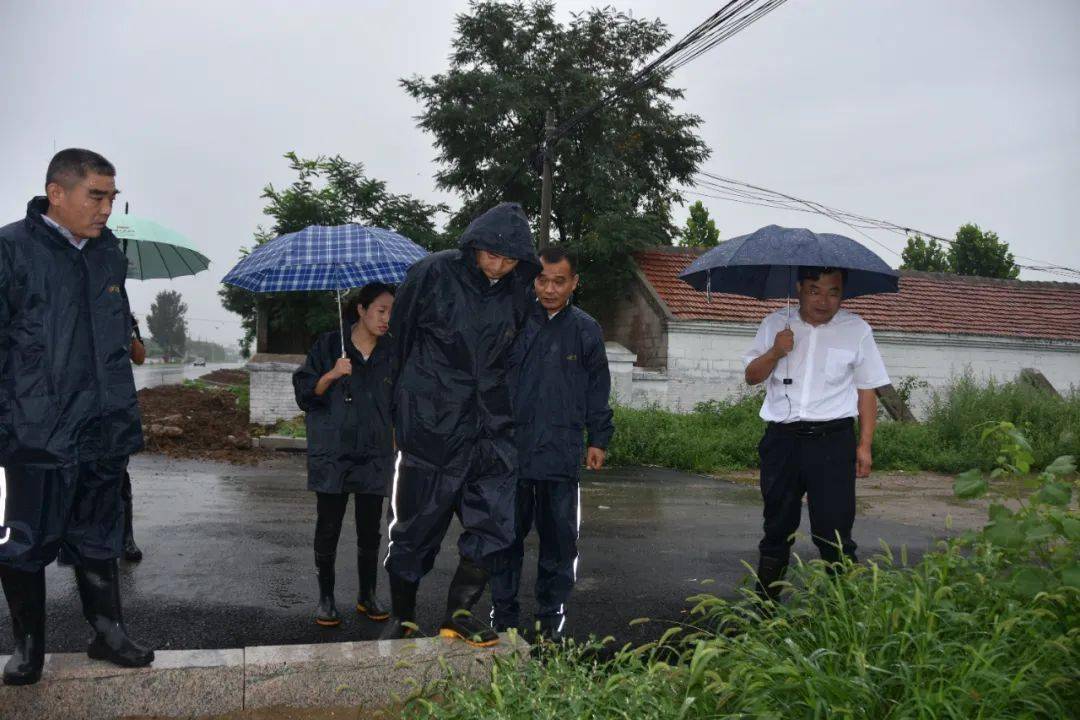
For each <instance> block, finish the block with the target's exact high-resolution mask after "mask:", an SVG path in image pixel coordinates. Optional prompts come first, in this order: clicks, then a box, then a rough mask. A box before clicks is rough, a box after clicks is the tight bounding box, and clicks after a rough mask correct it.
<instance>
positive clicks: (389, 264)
mask: <svg viewBox="0 0 1080 720" xmlns="http://www.w3.org/2000/svg"><path fill="white" fill-rule="evenodd" d="M425 255H427V251H426V250H424V248H422V247H420V246H419V245H417V244H416V243H414V242H413V241H412V240H409V239H408V238H407V237H405V236H403V235H398V234H397V233H396V232H393V231H392V230H386V229H385V228H379V227H365V226H363V225H355V224H349V225H332V226H327V225H311V226H309V227H306V228H304V229H303V230H301V231H300V232H294V233H289V234H287V235H281V236H280V237H277V238H274V239H273V240H271V241H270V242H267V243H264V244H262V245H260V246H259V247H257V248H255V250H254V251H253V252H252V253H251V254H250V255H248V256H247V257H246V258H244V259H243V260H241V261H240V262H238V263H237V264H236V267H234V268H233V269H232V270H230V271H229V273H228V274H227V275H226V276H225V278H224V279H223V280H222V282H225V283H228V284H229V285H235V286H236V287H241V288H244V289H245V290H250V291H252V292H257V293H268V292H295V291H304V290H347V289H349V288H357V287H363V286H364V285H367V284H368V283H372V282H384V283H399V282H401V281H402V280H403V279H404V278H405V273H406V271H407V270H408V269H409V268H410V267H411V266H412V264H413V263H415V262H416V261H417V260H419V259H420V258H422V257H424V256H425Z"/></svg>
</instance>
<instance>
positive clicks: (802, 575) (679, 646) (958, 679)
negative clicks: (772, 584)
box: [404, 545, 1080, 720]
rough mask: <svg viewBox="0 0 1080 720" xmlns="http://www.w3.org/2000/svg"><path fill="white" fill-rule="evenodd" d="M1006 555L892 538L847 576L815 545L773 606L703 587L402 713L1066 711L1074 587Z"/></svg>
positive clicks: (1074, 655) (468, 717)
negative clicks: (625, 630)
mask: <svg viewBox="0 0 1080 720" xmlns="http://www.w3.org/2000/svg"><path fill="white" fill-rule="evenodd" d="M1074 550H1075V548H1074ZM1009 565H1010V559H1009V557H1008V556H1007V555H1006V554H1003V553H1002V552H999V551H998V550H995V549H993V548H991V547H987V546H982V547H980V548H977V549H974V550H972V549H968V550H967V551H964V552H961V549H960V548H959V547H958V546H957V545H949V546H947V547H944V549H942V550H941V551H939V552H935V553H930V554H927V555H926V556H924V558H923V559H922V560H921V561H920V562H919V563H918V564H917V565H915V566H913V567H906V566H904V565H903V563H902V561H899V560H896V559H894V558H893V557H892V555H891V553H888V552H886V553H884V554H883V555H881V556H879V557H877V558H874V559H872V560H870V561H869V562H867V563H865V564H863V565H861V566H854V567H850V568H849V569H848V571H847V572H846V573H842V574H840V575H838V576H833V575H830V574H829V573H828V572H827V571H826V569H825V567H824V566H823V565H822V564H821V563H820V561H814V562H813V563H809V564H806V565H799V566H796V567H795V568H794V569H793V573H792V576H793V577H792V578H789V579H791V580H793V582H792V583H791V585H790V588H789V590H788V591H787V592H786V594H787V595H788V597H787V599H786V601H785V603H784V604H783V605H781V606H779V607H778V608H777V609H776V610H775V611H774V614H773V615H772V616H771V617H770V618H769V619H761V618H760V616H759V614H758V613H757V611H756V609H755V608H756V603H755V601H753V600H751V599H749V598H748V597H746V598H742V599H739V600H736V601H727V600H723V599H720V598H716V597H714V596H711V595H701V596H698V597H696V598H692V599H691V600H692V601H694V602H696V603H697V606H696V608H695V610H694V612H693V613H692V614H691V616H690V620H689V621H688V624H687V625H684V626H672V627H671V628H670V629H669V630H668V631H667V632H666V633H665V634H664V635H663V636H661V635H660V634H661V632H662V630H663V627H662V626H661V627H658V630H657V635H658V636H660V641H659V642H658V643H653V644H649V645H646V646H644V647H640V648H633V649H631V648H624V649H623V650H622V651H620V652H618V653H617V654H616V655H615V657H614V659H611V660H607V661H600V660H598V659H596V657H597V655H596V653H595V648H590V647H587V646H585V647H583V646H570V647H567V648H563V649H556V650H552V651H549V652H547V653H545V654H544V655H543V656H542V657H541V658H540V659H539V660H537V661H533V662H527V663H525V664H524V665H523V666H520V667H518V666H515V665H514V664H513V663H512V662H510V661H501V662H499V663H497V664H496V665H495V667H494V669H493V670H492V672H491V675H490V677H488V678H487V679H486V681H484V682H482V683H479V684H476V683H474V684H472V685H470V684H469V683H467V682H457V681H456V680H451V681H449V682H447V683H445V684H443V685H441V686H437V687H435V688H429V691H433V694H429V695H428V696H427V697H428V698H436V699H435V700H431V699H415V700H414V701H413V702H412V703H411V705H409V706H408V708H407V710H406V712H405V713H404V717H412V718H438V719H440V720H484V719H487V718H491V719H495V718H498V719H499V720H516V719H520V720H526V719H527V718H627V719H629V718H633V719H635V720H639V719H640V720H650V719H652V718H656V719H659V718H687V719H700V720H704V719H705V718H747V719H749V718H775V719H777V720H779V719H780V718H865V719H867V720H884V719H890V718H956V719H957V720H959V719H960V718H963V719H965V720H966V719H967V718H1059V717H1068V716H1069V713H1070V712H1072V711H1069V710H1068V708H1069V707H1072V708H1073V709H1074V710H1075V709H1076V708H1077V707H1080V664H1078V661H1080V629H1078V627H1080V626H1078V623H1080V591H1078V590H1077V589H1076V588H1074V587H1067V586H1059V587H1057V588H1055V589H1054V590H1053V591H1052V592H1048V593H1042V594H1040V595H1038V596H1035V597H1026V596H1024V595H1022V594H1017V591H1016V588H1015V587H1014V586H1012V585H1010V584H1008V583H1001V582H995V581H994V580H993V578H994V577H995V576H998V575H1000V573H1001V572H1002V571H1003V570H1008V569H1009ZM716 628H722V631H717V630H716Z"/></svg>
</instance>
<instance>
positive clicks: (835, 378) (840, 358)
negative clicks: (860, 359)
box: [825, 348, 855, 385]
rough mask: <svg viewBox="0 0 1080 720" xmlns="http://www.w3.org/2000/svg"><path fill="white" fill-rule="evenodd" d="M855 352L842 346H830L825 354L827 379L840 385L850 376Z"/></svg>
mask: <svg viewBox="0 0 1080 720" xmlns="http://www.w3.org/2000/svg"><path fill="white" fill-rule="evenodd" d="M854 362H855V353H854V352H852V351H851V350H843V349H841V348H829V351H828V353H826V355H825V379H826V380H827V381H828V382H830V383H832V384H833V385H839V384H841V383H843V382H844V381H845V380H847V379H848V377H850V375H851V372H852V365H853V364H854Z"/></svg>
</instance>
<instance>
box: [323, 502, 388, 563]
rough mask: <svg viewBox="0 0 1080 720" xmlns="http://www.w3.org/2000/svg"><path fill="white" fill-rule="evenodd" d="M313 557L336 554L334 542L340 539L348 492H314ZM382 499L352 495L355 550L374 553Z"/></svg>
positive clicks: (336, 544) (376, 549) (377, 543)
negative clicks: (315, 513) (354, 521)
mask: <svg viewBox="0 0 1080 720" xmlns="http://www.w3.org/2000/svg"><path fill="white" fill-rule="evenodd" d="M315 495H316V501H315V502H316V512H317V516H316V519H315V557H316V558H318V557H319V556H323V557H325V556H327V555H336V554H337V546H338V540H339V539H340V538H341V524H342V521H343V520H344V519H345V510H346V508H347V507H348V504H349V494H348V493H315ZM382 506H383V496H382V495H372V494H369V493H356V494H354V495H353V514H354V516H355V518H356V548H357V550H363V551H368V552H372V553H377V552H378V551H379V542H380V541H381V540H382V535H381V534H380V533H379V523H381V522H382Z"/></svg>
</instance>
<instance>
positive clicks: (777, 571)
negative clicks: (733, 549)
mask: <svg viewBox="0 0 1080 720" xmlns="http://www.w3.org/2000/svg"><path fill="white" fill-rule="evenodd" d="M787 566H788V564H787V560H780V559H779V558H772V557H767V556H765V555H762V556H761V558H760V559H759V560H758V571H757V583H756V584H755V586H754V590H755V592H757V594H758V597H760V598H761V599H762V600H763V601H765V602H776V601H777V600H778V599H779V598H780V587H779V586H777V585H774V584H773V583H776V582H779V581H780V580H783V579H784V574H785V573H786V572H787Z"/></svg>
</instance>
